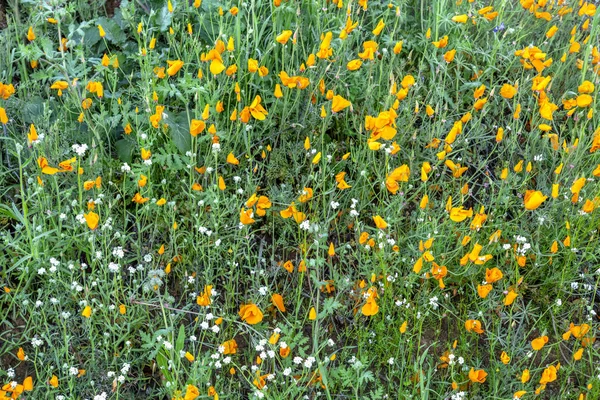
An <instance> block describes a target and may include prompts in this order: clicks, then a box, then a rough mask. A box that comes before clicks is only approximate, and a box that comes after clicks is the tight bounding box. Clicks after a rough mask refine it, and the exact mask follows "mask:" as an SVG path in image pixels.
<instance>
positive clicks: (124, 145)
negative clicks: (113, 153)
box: [115, 139, 135, 163]
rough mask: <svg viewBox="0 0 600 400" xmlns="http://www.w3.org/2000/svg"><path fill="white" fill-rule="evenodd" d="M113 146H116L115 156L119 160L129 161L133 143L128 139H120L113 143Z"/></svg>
mask: <svg viewBox="0 0 600 400" xmlns="http://www.w3.org/2000/svg"><path fill="white" fill-rule="evenodd" d="M115 147H116V148H117V156H118V157H119V160H121V161H123V162H126V163H131V160H132V157H133V149H134V148H135V143H134V142H133V141H131V140H128V139H121V140H118V141H117V142H116V143H115Z"/></svg>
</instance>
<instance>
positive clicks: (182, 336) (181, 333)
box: [175, 325, 185, 353]
mask: <svg viewBox="0 0 600 400" xmlns="http://www.w3.org/2000/svg"><path fill="white" fill-rule="evenodd" d="M184 343H185V326H184V325H181V326H180V327H179V334H178V335H177V342H176V343H175V352H176V353H179V352H180V351H181V350H183V344H184Z"/></svg>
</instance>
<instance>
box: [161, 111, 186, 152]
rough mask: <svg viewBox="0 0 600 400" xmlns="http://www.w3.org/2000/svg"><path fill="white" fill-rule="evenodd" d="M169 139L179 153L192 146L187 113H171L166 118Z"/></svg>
mask: <svg viewBox="0 0 600 400" xmlns="http://www.w3.org/2000/svg"><path fill="white" fill-rule="evenodd" d="M167 121H168V124H169V130H170V132H171V139H173V143H175V146H177V149H178V150H179V151H180V152H181V153H186V152H188V151H190V149H191V148H192V136H191V135H190V125H189V122H188V119H187V113H179V114H171V115H169V116H168V118H167Z"/></svg>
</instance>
